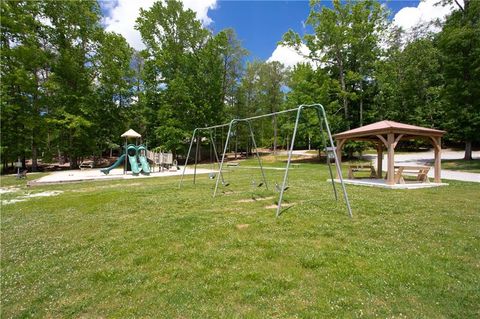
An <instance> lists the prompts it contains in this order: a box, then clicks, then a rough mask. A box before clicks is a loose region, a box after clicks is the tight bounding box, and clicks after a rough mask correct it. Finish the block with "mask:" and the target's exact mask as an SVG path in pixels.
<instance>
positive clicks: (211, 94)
mask: <svg viewBox="0 0 480 319" xmlns="http://www.w3.org/2000/svg"><path fill="white" fill-rule="evenodd" d="M137 28H138V30H139V31H140V33H141V35H142V38H143V41H144V43H145V45H146V49H145V51H144V52H143V55H144V57H145V66H144V83H145V105H146V107H147V108H149V109H151V110H154V112H155V113H156V114H157V117H156V121H152V122H151V123H150V124H149V128H150V129H152V130H153V129H154V130H155V132H156V136H155V137H156V139H155V140H154V141H153V142H154V143H155V144H157V145H161V146H163V147H164V148H166V149H171V150H172V151H174V152H176V151H177V150H179V149H180V148H181V147H182V146H183V144H184V141H185V139H187V138H188V136H189V135H190V134H191V131H192V130H193V128H195V127H198V126H205V125H211V124H214V123H218V122H219V121H220V120H221V118H222V117H223V116H224V101H223V97H224V95H223V94H224V87H223V74H224V72H223V71H224V68H223V63H224V61H223V59H222V53H223V51H222V48H224V47H225V46H226V38H225V37H223V36H213V35H212V34H211V33H210V31H208V30H206V29H205V28H203V27H202V25H201V23H200V21H198V20H197V19H196V17H195V13H194V12H193V11H192V10H186V9H184V8H183V5H182V3H181V2H179V1H175V0H168V1H165V2H156V3H155V4H154V5H153V6H152V7H151V8H150V9H149V10H141V13H140V16H139V18H138V20H137Z"/></svg>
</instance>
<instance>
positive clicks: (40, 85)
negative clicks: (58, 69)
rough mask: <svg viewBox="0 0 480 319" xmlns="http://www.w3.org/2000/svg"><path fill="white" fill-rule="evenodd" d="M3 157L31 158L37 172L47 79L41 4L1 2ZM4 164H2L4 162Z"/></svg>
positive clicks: (46, 56)
mask: <svg viewBox="0 0 480 319" xmlns="http://www.w3.org/2000/svg"><path fill="white" fill-rule="evenodd" d="M1 16H2V23H1V46H2V58H1V75H2V85H1V96H2V112H1V113H2V116H1V126H2V157H3V159H4V160H11V161H13V160H16V159H17V157H23V158H25V156H29V157H31V158H32V169H33V170H34V171H36V170H37V159H38V150H39V147H40V145H41V143H42V140H41V137H42V133H43V132H44V131H45V127H46V121H45V117H44V116H42V114H43V112H44V110H45V107H46V106H45V96H44V92H45V90H46V87H45V83H46V80H47V77H48V71H49V70H48V60H49V59H50V56H51V54H50V53H49V52H48V50H47V49H46V34H45V26H44V25H43V24H42V23H41V21H40V20H41V18H42V10H41V5H40V3H37V2H29V1H2V3H1ZM4 163H5V162H4Z"/></svg>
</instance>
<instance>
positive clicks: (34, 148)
mask: <svg viewBox="0 0 480 319" xmlns="http://www.w3.org/2000/svg"><path fill="white" fill-rule="evenodd" d="M37 151H38V150H37V144H36V143H35V137H33V136H32V172H36V171H37V170H38V161H37V159H38V154H37Z"/></svg>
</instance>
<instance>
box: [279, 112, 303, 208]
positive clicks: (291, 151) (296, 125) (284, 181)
mask: <svg viewBox="0 0 480 319" xmlns="http://www.w3.org/2000/svg"><path fill="white" fill-rule="evenodd" d="M302 107H303V106H302V105H300V106H299V107H298V110H297V119H296V120H295V127H294V129H293V136H292V142H291V145H290V152H289V153H288V161H287V168H286V169H285V175H284V176H283V183H282V185H281V187H282V189H281V190H280V197H279V198H278V207H277V213H276V217H278V216H280V210H281V209H282V200H283V192H284V191H285V184H286V183H287V177H288V169H289V167H290V162H291V160H292V153H293V146H294V145H295V136H296V135H297V128H298V121H299V120H300V113H301V112H302Z"/></svg>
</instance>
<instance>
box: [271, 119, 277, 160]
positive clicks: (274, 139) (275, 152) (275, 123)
mask: <svg viewBox="0 0 480 319" xmlns="http://www.w3.org/2000/svg"><path fill="white" fill-rule="evenodd" d="M272 122H273V155H276V154H277V116H276V115H274V116H273V117H272Z"/></svg>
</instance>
